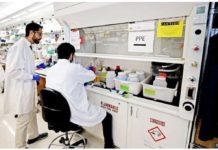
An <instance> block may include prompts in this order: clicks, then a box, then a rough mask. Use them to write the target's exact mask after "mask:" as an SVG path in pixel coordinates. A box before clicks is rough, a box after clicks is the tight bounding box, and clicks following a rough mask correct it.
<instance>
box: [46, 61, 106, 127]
mask: <svg viewBox="0 0 218 150" xmlns="http://www.w3.org/2000/svg"><path fill="white" fill-rule="evenodd" d="M94 79H95V74H94V73H93V72H92V71H90V70H86V69H85V68H83V67H82V66H81V65H79V64H75V63H70V62H69V61H68V60H66V59H59V60H58V62H57V64H56V65H54V66H53V67H51V68H50V69H49V70H48V72H47V76H46V87H49V88H52V89H54V90H57V91H59V92H60V93H61V94H62V95H63V96H64V97H65V98H66V100H67V101H68V104H69V106H70V111H71V118H70V121H71V122H73V123H75V124H78V125H81V126H94V125H96V124H98V123H101V121H102V120H103V119H104V118H105V116H106V111H105V110H104V109H103V108H101V107H99V106H95V105H93V104H90V103H89V102H88V100H87V94H86V89H85V87H84V83H86V82H88V81H92V80H94Z"/></svg>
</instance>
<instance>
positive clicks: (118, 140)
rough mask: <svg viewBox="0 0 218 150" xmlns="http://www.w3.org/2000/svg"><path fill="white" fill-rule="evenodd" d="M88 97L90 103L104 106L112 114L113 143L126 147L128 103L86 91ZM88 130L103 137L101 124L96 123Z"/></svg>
mask: <svg viewBox="0 0 218 150" xmlns="http://www.w3.org/2000/svg"><path fill="white" fill-rule="evenodd" d="M87 94H88V99H89V101H90V102H91V103H92V104H95V105H98V106H100V107H102V108H104V109H105V110H106V111H107V112H109V113H110V114H112V121H113V125H112V131H113V133H112V134H113V140H114V144H115V145H116V146H117V147H120V148H125V147H126V138H127V113H128V105H127V103H126V102H123V101H119V100H117V99H113V98H111V97H108V96H105V95H101V94H97V93H94V92H91V91H87ZM86 130H88V132H90V133H92V134H93V135H95V136H97V137H100V138H101V139H103V135H102V126H101V125H97V126H95V127H92V128H87V129H86Z"/></svg>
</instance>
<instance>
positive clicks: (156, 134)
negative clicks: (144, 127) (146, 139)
mask: <svg viewBox="0 0 218 150" xmlns="http://www.w3.org/2000/svg"><path fill="white" fill-rule="evenodd" d="M148 133H149V134H150V135H151V137H152V139H153V140H154V141H155V142H158V141H160V140H163V139H165V138H166V136H165V135H164V134H163V132H162V131H161V130H160V129H159V127H158V126H156V127H154V128H151V129H149V130H148Z"/></svg>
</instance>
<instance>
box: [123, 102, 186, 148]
mask: <svg viewBox="0 0 218 150" xmlns="http://www.w3.org/2000/svg"><path fill="white" fill-rule="evenodd" d="M160 110H161V109H160ZM128 116H129V118H128V135H127V137H128V138H127V147H128V148H147V147H156V148H158V147H159V148H185V147H186V142H187V141H186V140H187V137H188V129H189V121H187V120H183V119H182V118H180V117H178V116H173V115H170V114H167V113H164V112H161V111H160V112H159V111H154V110H152V109H149V108H145V107H140V106H136V105H129V112H128Z"/></svg>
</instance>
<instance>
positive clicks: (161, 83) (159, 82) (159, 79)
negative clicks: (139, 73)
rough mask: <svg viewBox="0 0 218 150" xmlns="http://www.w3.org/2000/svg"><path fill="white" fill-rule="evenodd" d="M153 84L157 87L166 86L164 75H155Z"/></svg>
mask: <svg viewBox="0 0 218 150" xmlns="http://www.w3.org/2000/svg"><path fill="white" fill-rule="evenodd" d="M153 85H154V86H159V87H167V82H166V78H165V77H161V76H156V77H155V80H154V82H153Z"/></svg>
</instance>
